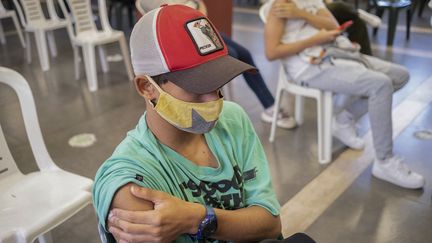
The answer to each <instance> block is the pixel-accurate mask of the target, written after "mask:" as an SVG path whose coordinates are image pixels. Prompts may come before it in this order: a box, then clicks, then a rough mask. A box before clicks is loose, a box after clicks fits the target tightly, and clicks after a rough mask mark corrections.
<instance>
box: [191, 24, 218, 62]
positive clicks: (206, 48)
mask: <svg viewBox="0 0 432 243" xmlns="http://www.w3.org/2000/svg"><path fill="white" fill-rule="evenodd" d="M186 29H187V30H188V32H189V35H190V36H191V38H192V41H193V42H194V43H195V46H196V48H197V50H198V52H199V53H200V54H201V55H207V54H210V53H213V52H215V51H218V50H221V49H223V44H222V41H221V40H220V39H219V35H218V34H216V31H215V30H214V29H213V27H212V25H211V24H210V23H209V22H208V21H207V19H205V18H200V19H196V20H193V21H190V22H188V23H187V24H186Z"/></svg>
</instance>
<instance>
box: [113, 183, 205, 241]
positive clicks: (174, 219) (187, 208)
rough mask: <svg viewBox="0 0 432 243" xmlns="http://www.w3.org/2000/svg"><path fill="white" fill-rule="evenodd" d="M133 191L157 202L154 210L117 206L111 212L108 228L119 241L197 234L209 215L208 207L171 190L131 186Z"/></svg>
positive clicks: (159, 239) (167, 238)
mask: <svg viewBox="0 0 432 243" xmlns="http://www.w3.org/2000/svg"><path fill="white" fill-rule="evenodd" d="M131 193H132V194H133V195H134V196H136V197H138V198H142V199H144V200H147V201H151V202H153V203H154V210H150V211H127V210H122V209H118V208H115V209H113V210H111V212H110V215H109V216H108V230H109V232H111V233H112V234H113V235H114V237H115V238H116V240H117V241H118V242H130V243H132V242H143V241H145V242H172V241H174V240H175V239H176V238H178V237H179V236H180V235H181V234H185V233H190V234H194V233H196V232H197V230H198V225H199V223H200V222H201V220H202V219H203V218H204V217H205V207H204V206H203V205H200V204H197V203H191V202H186V201H183V200H181V199H179V198H176V197H174V196H171V195H169V194H167V193H164V192H160V191H155V190H151V189H148V188H142V187H138V186H132V187H131Z"/></svg>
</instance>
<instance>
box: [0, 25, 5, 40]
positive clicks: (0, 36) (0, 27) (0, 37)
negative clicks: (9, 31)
mask: <svg viewBox="0 0 432 243" xmlns="http://www.w3.org/2000/svg"><path fill="white" fill-rule="evenodd" d="M0 43H1V44H2V45H4V44H6V38H5V34H4V31H3V25H2V24H1V23H0Z"/></svg>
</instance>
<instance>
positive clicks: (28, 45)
mask: <svg viewBox="0 0 432 243" xmlns="http://www.w3.org/2000/svg"><path fill="white" fill-rule="evenodd" d="M25 38H26V46H27V48H26V59H27V63H28V64H30V63H31V43H30V34H29V32H25Z"/></svg>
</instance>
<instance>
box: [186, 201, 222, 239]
mask: <svg viewBox="0 0 432 243" xmlns="http://www.w3.org/2000/svg"><path fill="white" fill-rule="evenodd" d="M205 209H206V215H205V217H204V219H203V220H202V221H201V223H200V225H199V227H198V231H197V233H196V234H194V235H191V236H192V238H194V239H196V240H204V239H207V238H209V237H210V236H211V235H213V234H214V233H215V232H216V230H217V218H216V214H215V211H214V209H213V208H212V207H210V206H205Z"/></svg>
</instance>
